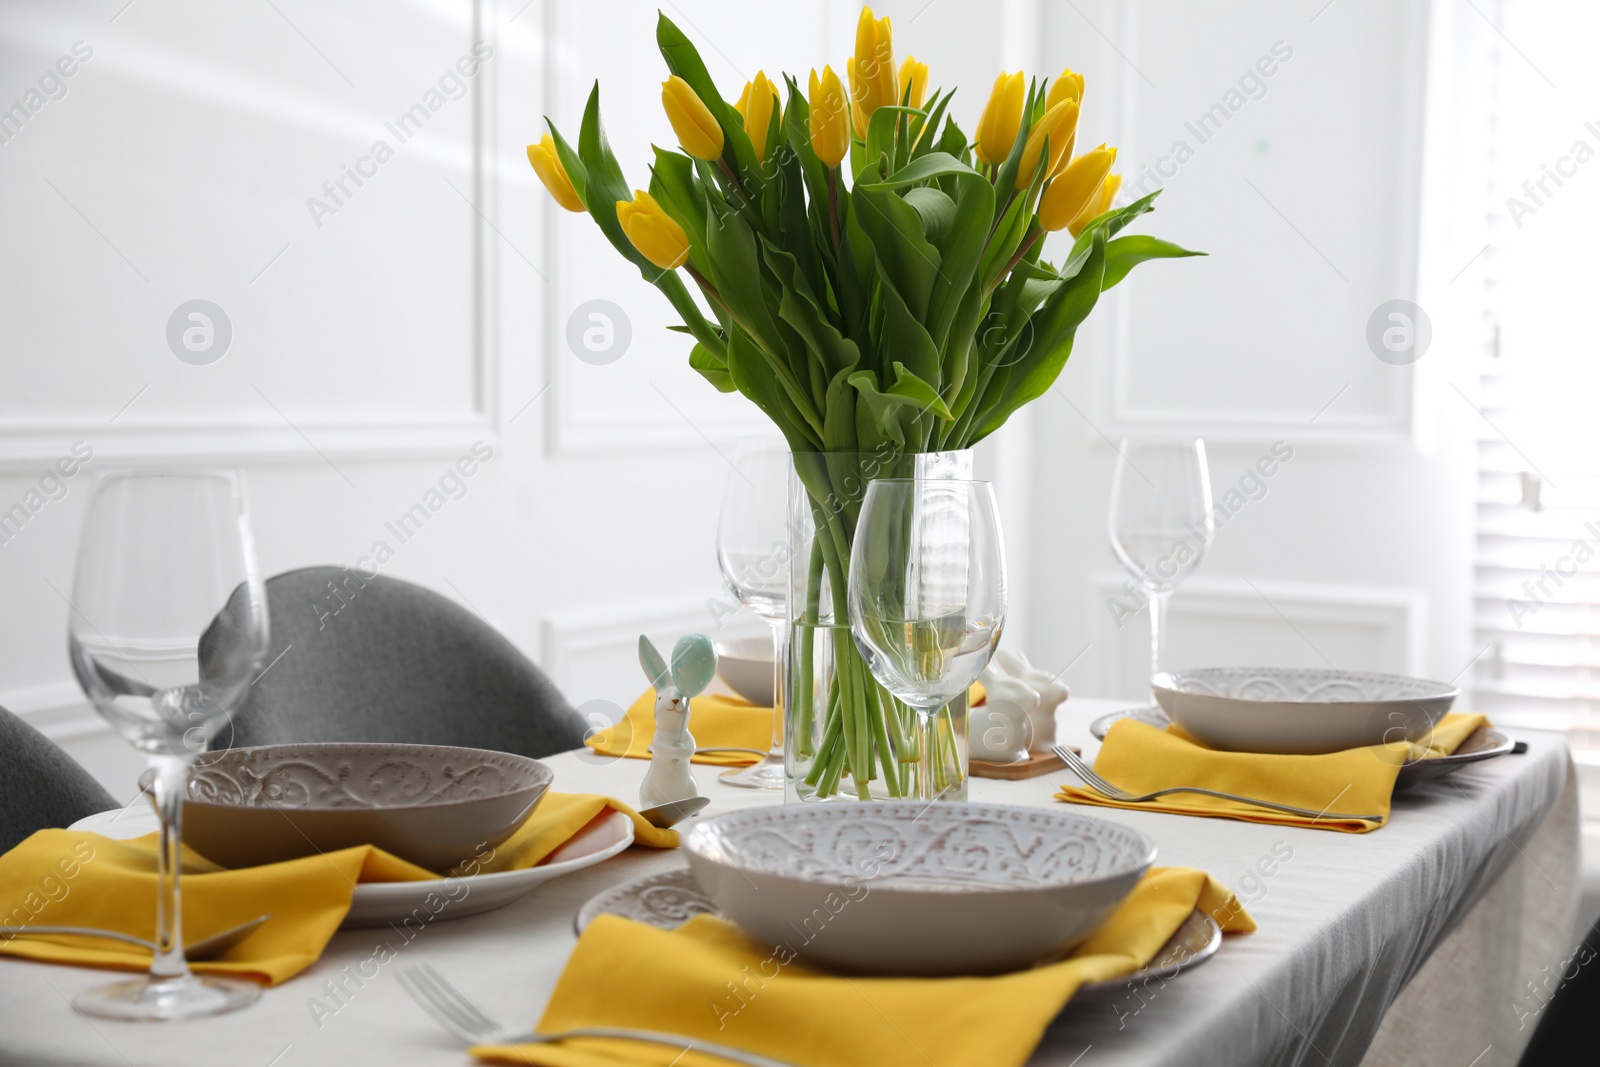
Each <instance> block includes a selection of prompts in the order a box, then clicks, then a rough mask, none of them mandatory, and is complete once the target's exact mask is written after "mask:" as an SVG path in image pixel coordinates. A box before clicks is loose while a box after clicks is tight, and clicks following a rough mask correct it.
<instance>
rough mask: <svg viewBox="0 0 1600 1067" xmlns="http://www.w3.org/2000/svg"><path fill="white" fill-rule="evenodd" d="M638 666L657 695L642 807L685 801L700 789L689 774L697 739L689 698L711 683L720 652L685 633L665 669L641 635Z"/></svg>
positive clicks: (702, 636)
mask: <svg viewBox="0 0 1600 1067" xmlns="http://www.w3.org/2000/svg"><path fill="white" fill-rule="evenodd" d="M639 664H640V666H642V667H643V668H644V673H645V676H646V677H647V678H649V679H650V685H651V686H652V687H653V688H654V689H655V691H656V732H655V737H654V739H653V740H652V742H651V744H652V755H651V756H650V769H649V770H648V771H646V772H645V775H644V784H643V785H641V786H640V787H639V806H640V807H643V808H651V807H655V806H656V805H657V804H670V803H671V802H672V801H674V800H685V799H687V798H689V797H692V796H695V795H697V793H698V790H697V789H696V787H695V784H694V776H693V775H691V774H690V773H689V760H690V759H691V758H692V757H693V756H694V735H692V734H691V733H689V700H690V699H691V698H692V697H696V696H699V695H700V693H701V692H702V691H704V690H705V687H706V686H708V685H710V684H711V679H712V677H713V676H714V675H715V674H716V672H717V651H716V648H715V647H714V646H713V645H712V644H711V638H709V637H707V636H706V635H705V634H685V635H684V636H682V637H680V638H678V643H677V644H676V645H674V646H673V649H672V669H671V670H670V671H669V670H668V669H667V665H666V663H664V662H663V661H662V659H661V653H660V652H657V651H656V646H655V645H653V644H651V643H650V639H649V638H648V637H645V636H644V635H643V634H640V635H639Z"/></svg>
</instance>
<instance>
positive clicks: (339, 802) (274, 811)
mask: <svg viewBox="0 0 1600 1067" xmlns="http://www.w3.org/2000/svg"><path fill="white" fill-rule="evenodd" d="M554 778H555V773H554V772H553V771H551V770H550V768H549V767H548V766H546V765H545V764H543V763H540V762H539V761H538V760H535V759H529V758H528V757H526V756H516V755H512V754H511V753H509V752H490V751H487V750H485V749H478V748H454V747H447V746H442V745H393V744H358V743H332V744H301V745H261V746H257V747H253V748H236V749H231V750H229V751H226V752H215V753H208V754H206V755H204V756H201V757H200V759H199V760H197V761H196V764H195V767H194V769H193V771H192V773H191V774H190V778H189V791H188V795H187V797H186V799H185V801H184V805H183V840H184V843H185V844H187V845H188V846H189V847H190V848H193V849H194V850H195V851H196V852H199V853H200V854H201V855H202V856H205V857H206V858H207V859H210V860H212V861H214V862H216V863H220V864H221V865H222V866H224V867H253V866H257V865H259V864H263V863H276V862H279V861H281V860H290V859H296V858H298V857H300V856H313V855H316V854H317V853H320V852H332V851H334V850H336V849H341V848H350V847H352V846H355V845H376V846H378V847H379V848H381V849H383V850H385V851H386V852H391V853H393V854H394V855H396V856H399V857H400V858H401V859H405V860H410V861H411V862H412V863H415V864H416V865H417V866H419V867H426V868H427V869H428V870H430V871H444V870H448V869H450V868H451V867H454V866H455V865H457V864H459V863H461V862H463V861H465V860H469V859H471V858H472V857H473V856H474V855H476V854H477V853H478V851H479V850H480V848H481V846H483V845H485V844H488V845H498V844H499V843H500V842H502V841H504V840H505V839H506V838H508V837H510V836H511V834H512V833H513V832H515V831H516V829H517V828H518V827H519V826H521V825H522V824H523V822H525V821H526V820H527V818H528V816H529V815H531V814H533V809H534V808H535V807H536V806H537V805H538V803H539V801H540V799H541V798H543V796H544V794H545V791H546V790H547V789H549V788H550V783H551V781H553V780H554Z"/></svg>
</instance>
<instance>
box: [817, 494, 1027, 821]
mask: <svg viewBox="0 0 1600 1067" xmlns="http://www.w3.org/2000/svg"><path fill="white" fill-rule="evenodd" d="M846 595H847V598H848V602H849V613H850V631H851V635H852V637H853V638H854V640H855V643H856V647H857V648H858V649H859V651H860V652H861V657H862V659H863V661H864V662H865V663H866V665H867V669H868V670H869V671H871V673H872V676H873V677H874V678H876V679H877V680H878V682H879V684H881V685H882V686H883V687H884V689H886V690H888V692H889V694H890V695H891V696H893V697H894V698H895V699H896V700H898V701H900V702H901V703H903V704H904V705H906V706H908V707H910V708H912V709H914V710H915V712H916V713H917V717H918V724H919V728H920V738H919V740H918V741H917V748H918V752H917V758H918V759H919V761H920V762H921V765H922V766H921V774H920V776H919V784H920V786H921V792H922V795H923V796H925V797H928V798H930V799H931V798H933V797H935V796H942V795H950V794H952V793H954V794H957V795H960V794H961V793H962V791H963V790H964V783H965V777H964V776H965V725H964V723H963V724H957V723H956V722H955V721H954V718H953V717H951V716H949V715H948V714H947V712H946V710H944V709H946V708H947V706H949V705H951V704H952V703H953V702H956V701H957V700H958V699H959V698H961V697H963V696H964V694H965V693H966V692H967V690H968V689H969V688H970V687H971V685H972V683H973V682H975V681H977V679H978V675H980V674H981V673H983V668H984V667H985V666H987V665H988V662H989V658H990V657H991V656H992V655H993V654H994V650H995V647H996V645H998V644H999V641H1000V634H1001V631H1002V630H1003V629H1004V628H1005V618H1006V601H1007V590H1006V570H1005V547H1004V541H1003V537H1002V535H1001V531H1000V519H999V513H998V510H997V508H996V507H995V501H994V493H993V491H992V490H991V489H990V487H989V483H987V482H974V481H966V480H956V479H952V480H928V479H915V478H908V479H899V478H885V479H878V480H874V481H873V482H872V483H871V484H870V485H868V487H867V492H866V496H865V498H864V499H863V501H862V504H861V515H860V518H859V519H858V520H857V523H856V535H855V542H854V546H853V548H852V550H851V556H850V573H849V582H848V587H847V593H846ZM936 715H937V716H938V717H939V718H940V720H941V722H940V723H939V724H938V725H937V726H936V725H935V724H934V722H933V720H934V718H935V716H936ZM945 720H949V721H945Z"/></svg>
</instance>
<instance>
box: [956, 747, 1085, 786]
mask: <svg viewBox="0 0 1600 1067" xmlns="http://www.w3.org/2000/svg"><path fill="white" fill-rule="evenodd" d="M1067 748H1068V749H1070V750H1071V751H1072V753H1073V755H1081V754H1082V750H1081V749H1080V748H1078V746H1077V745H1068V746H1067ZM1066 766H1067V765H1066V764H1065V763H1063V762H1062V761H1061V757H1060V756H1058V755H1056V754H1055V753H1054V752H1046V753H1045V754H1044V755H1042V756H1040V755H1033V756H1029V757H1028V758H1027V759H1025V760H1023V761H1022V762H1021V763H990V762H989V761H988V760H982V759H974V760H968V761H967V769H968V770H969V771H970V772H971V773H972V776H973V777H974V778H1003V779H1005V780H1006V781H1008V782H1014V781H1017V780H1018V779H1021V778H1037V777H1039V775H1041V774H1049V773H1050V772H1051V771H1059V770H1064V769H1065V768H1066Z"/></svg>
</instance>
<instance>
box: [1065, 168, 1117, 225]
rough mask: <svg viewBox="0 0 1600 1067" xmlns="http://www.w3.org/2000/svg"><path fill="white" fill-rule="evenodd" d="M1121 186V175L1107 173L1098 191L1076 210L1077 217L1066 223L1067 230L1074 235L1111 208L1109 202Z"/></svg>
mask: <svg viewBox="0 0 1600 1067" xmlns="http://www.w3.org/2000/svg"><path fill="white" fill-rule="evenodd" d="M1121 188H1122V175H1120V174H1109V175H1107V176H1106V180H1105V181H1104V182H1102V183H1101V184H1100V191H1099V192H1097V193H1095V194H1094V196H1093V197H1092V198H1091V199H1090V201H1089V202H1088V203H1087V204H1085V205H1084V208H1083V210H1082V211H1080V212H1078V216H1077V218H1075V219H1073V220H1072V221H1071V222H1069V223H1067V231H1068V232H1069V233H1071V234H1072V236H1074V237H1076V236H1078V234H1080V233H1082V232H1083V228H1084V227H1085V226H1087V225H1089V223H1091V222H1093V221H1094V220H1095V219H1097V218H1099V217H1100V216H1101V215H1104V214H1105V213H1106V212H1107V211H1110V210H1111V202H1112V201H1113V200H1115V199H1116V198H1117V192H1118V190H1120V189H1121Z"/></svg>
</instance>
